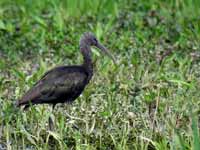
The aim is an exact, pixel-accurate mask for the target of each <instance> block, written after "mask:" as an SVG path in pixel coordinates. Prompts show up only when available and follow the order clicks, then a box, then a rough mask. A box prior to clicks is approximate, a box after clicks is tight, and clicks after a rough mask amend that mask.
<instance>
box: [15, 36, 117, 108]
mask: <svg viewBox="0 0 200 150" xmlns="http://www.w3.org/2000/svg"><path fill="white" fill-rule="evenodd" d="M91 46H95V47H97V48H99V49H100V50H102V51H103V52H104V53H105V54H107V55H108V56H109V57H111V59H112V60H113V61H114V62H115V60H114V58H113V56H112V55H111V54H110V53H109V51H108V50H107V49H106V48H105V47H104V46H103V45H101V44H100V43H99V42H98V40H97V39H96V37H95V36H94V35H93V34H92V33H84V34H83V36H82V37H81V40H80V51H81V53H82V55H83V59H84V62H83V64H82V65H76V66H60V67H56V68H53V69H52V70H50V71H48V72H46V73H45V74H44V75H43V76H42V78H41V79H40V80H39V81H38V82H37V83H36V84H35V85H34V86H33V87H32V88H31V89H30V90H29V91H28V92H27V93H26V94H25V95H24V96H23V97H22V98H21V99H20V100H19V101H18V102H17V106H22V105H24V106H25V108H27V107H29V106H30V105H35V104H44V103H48V104H53V107H54V106H55V105H56V104H57V103H64V102H72V101H74V100H75V99H76V98H77V97H79V95H80V94H81V93H82V91H83V90H84V88H85V86H86V85H87V84H88V83H89V81H90V79H91V78H92V75H93V63H92V58H91Z"/></svg>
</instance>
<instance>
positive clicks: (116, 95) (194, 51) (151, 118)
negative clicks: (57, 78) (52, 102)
mask: <svg viewBox="0 0 200 150" xmlns="http://www.w3.org/2000/svg"><path fill="white" fill-rule="evenodd" d="M199 8H200V3H199V1H198V0H170V1H167V2H165V1H159V0H152V1H144V0H142V1H137V0H126V1H122V0H117V1H115V0H109V1H107V0H96V1H90V0H84V1H81V2H80V1H77V0H73V1H72V0H66V1H58V0H54V1H48V0H43V1H39V0H35V1H32V0H27V1H23V0H16V1H11V0H1V1H0V149H8V150H11V149H24V150H28V149H31V150H35V149H38V150H44V149H46V150H49V149H88V150H90V149H101V150H104V149H118V150H121V149H123V150H126V149H136V150H137V149H138V150H140V149H142V150H147V149H148V150H149V149H153V150H165V149H166V150H168V149H184V150H188V149H192V150H198V149H200V142H199V141H200V135H199V132H200V131H199V113H200V111H199V110H200V109H199V108H200V102H199V97H200V93H199V90H200V82H199V81H200V73H199V72H200V69H199V68H200V63H199V62H200V51H199V50H200V45H199V42H200V24H199V22H200V18H199V16H200V14H199V13H200V11H199ZM85 31H92V32H94V33H95V34H96V35H97V37H98V38H99V39H100V41H101V42H102V43H103V44H104V45H106V46H107V47H108V48H109V49H110V51H111V52H112V53H113V54H114V55H115V56H116V58H117V63H118V65H116V66H115V65H114V64H113V63H112V62H111V61H110V60H109V58H107V57H102V56H101V54H100V53H98V51H96V50H94V54H93V59H94V60H97V61H96V64H95V66H96V67H95V74H94V77H93V79H92V81H91V82H90V84H89V86H88V87H87V88H86V89H85V91H84V93H83V94H82V96H81V97H79V98H78V99H77V100H76V101H75V102H74V103H73V104H70V105H59V106H57V107H56V110H55V111H54V112H53V113H52V112H51V107H50V106H48V105H38V106H33V107H31V108H30V109H29V110H28V111H22V110H20V109H17V108H15V106H14V104H15V102H16V100H17V99H19V98H20V97H21V96H22V95H23V94H24V93H25V91H27V90H28V89H29V88H30V87H31V86H32V85H33V84H34V83H35V82H36V81H37V80H38V79H40V77H41V76H42V75H43V74H44V73H45V72H46V71H47V70H49V69H51V68H52V67H55V66H58V65H63V64H67V65H70V64H80V63H81V62H82V56H81V54H80V52H79V50H78V49H79V46H78V43H79V38H80V36H81V34H82V33H83V32H85ZM49 116H51V117H52V118H54V123H55V130H54V131H49V129H48V118H49Z"/></svg>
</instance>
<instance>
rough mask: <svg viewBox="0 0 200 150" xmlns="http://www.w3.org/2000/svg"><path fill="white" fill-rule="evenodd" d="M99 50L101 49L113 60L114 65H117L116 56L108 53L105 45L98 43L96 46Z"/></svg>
mask: <svg viewBox="0 0 200 150" xmlns="http://www.w3.org/2000/svg"><path fill="white" fill-rule="evenodd" d="M96 47H97V48H99V49H100V50H102V51H103V52H104V53H105V54H106V55H107V56H108V57H110V58H111V59H112V61H113V62H114V64H116V61H115V58H114V56H113V55H112V54H111V53H110V52H109V51H108V49H107V48H105V47H104V46H103V45H101V44H100V43H98V44H97V45H96Z"/></svg>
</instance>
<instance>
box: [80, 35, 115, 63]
mask: <svg viewBox="0 0 200 150" xmlns="http://www.w3.org/2000/svg"><path fill="white" fill-rule="evenodd" d="M88 46H89V47H90V46H94V47H97V48H98V49H100V50H101V51H103V52H104V53H105V54H106V55H108V56H109V57H110V58H111V59H112V60H113V62H114V63H115V59H114V57H113V55H112V54H111V53H110V52H109V51H108V49H107V48H106V47H104V46H103V45H102V44H101V43H100V42H99V41H98V40H97V38H96V37H95V36H94V34H92V33H91V32H86V33H84V34H83V36H82V37H81V40H80V47H81V49H82V48H83V49H84V48H85V47H88ZM86 49H87V48H86Z"/></svg>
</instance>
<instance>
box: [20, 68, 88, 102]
mask: <svg viewBox="0 0 200 150" xmlns="http://www.w3.org/2000/svg"><path fill="white" fill-rule="evenodd" d="M86 82H87V74H86V73H85V72H84V71H80V70H70V69H67V68H55V69H53V70H50V71H49V72H47V73H46V74H45V75H44V76H43V77H42V78H41V80H39V81H38V82H37V83H36V84H35V85H34V86H33V88H31V89H30V90H29V91H28V92H27V93H26V94H25V95H24V96H23V97H22V99H21V100H19V101H18V105H19V106H20V105H28V104H29V103H32V104H36V103H53V101H55V100H57V99H59V98H60V97H61V96H65V95H70V94H72V93H73V92H76V90H79V88H84V86H85V85H86V84H87V83H86Z"/></svg>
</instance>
